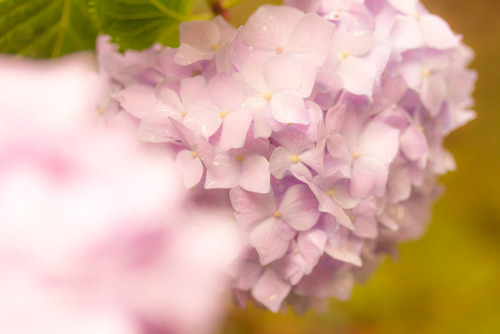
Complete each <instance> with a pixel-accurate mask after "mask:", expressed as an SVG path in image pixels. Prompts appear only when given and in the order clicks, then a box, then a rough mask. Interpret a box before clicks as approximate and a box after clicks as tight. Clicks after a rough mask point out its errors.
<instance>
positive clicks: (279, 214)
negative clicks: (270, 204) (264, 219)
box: [274, 210, 281, 218]
mask: <svg viewBox="0 0 500 334" xmlns="http://www.w3.org/2000/svg"><path fill="white" fill-rule="evenodd" d="M274 217H276V218H280V217H281V212H279V210H276V211H274Z"/></svg>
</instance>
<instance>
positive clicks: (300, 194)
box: [278, 184, 320, 231]
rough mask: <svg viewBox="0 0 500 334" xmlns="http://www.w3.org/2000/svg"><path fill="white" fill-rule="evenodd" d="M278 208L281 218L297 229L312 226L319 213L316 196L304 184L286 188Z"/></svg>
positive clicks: (305, 228) (300, 229)
mask: <svg viewBox="0 0 500 334" xmlns="http://www.w3.org/2000/svg"><path fill="white" fill-rule="evenodd" d="M278 210H279V212H280V213H281V217H282V219H283V220H284V221H286V222H287V223H288V224H289V225H290V226H291V227H293V228H294V229H295V230H297V231H306V230H308V229H310V228H311V227H313V226H314V225H315V224H316V222H317V221H318V218H319V215H320V213H319V211H318V201H317V200H316V197H315V196H314V194H313V193H312V192H311V190H309V188H308V187H307V186H306V185H304V184H297V185H294V186H291V187H290V188H288V190H287V191H286V193H285V196H284V197H283V200H282V202H281V204H280V206H279V209H278Z"/></svg>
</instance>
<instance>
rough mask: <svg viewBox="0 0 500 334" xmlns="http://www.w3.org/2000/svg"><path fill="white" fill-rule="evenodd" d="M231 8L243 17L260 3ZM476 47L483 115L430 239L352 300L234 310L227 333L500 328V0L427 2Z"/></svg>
mask: <svg viewBox="0 0 500 334" xmlns="http://www.w3.org/2000/svg"><path fill="white" fill-rule="evenodd" d="M263 3H275V4H279V3H280V1H260V0H258V1H255V0H247V1H244V2H243V3H241V4H239V5H237V6H235V7H233V8H232V9H231V15H232V17H231V18H232V21H233V22H234V23H235V24H241V23H243V22H244V21H245V20H246V18H247V16H248V15H249V14H250V13H252V12H253V11H254V10H255V9H256V8H257V7H258V6H259V5H260V4H263ZM423 3H424V5H425V6H426V7H427V8H428V9H429V11H431V12H432V13H434V14H437V15H440V16H441V17H443V18H444V19H445V20H446V21H447V22H448V23H449V24H450V26H451V27H452V29H453V30H454V31H455V32H457V33H459V34H461V35H463V40H464V42H465V43H466V44H467V45H469V46H471V47H472V48H473V49H474V50H475V52H476V59H475V61H474V62H473V64H472V67H473V68H474V69H475V70H476V71H478V73H479V79H478V81H477V83H476V91H475V94H474V96H475V99H476V107H475V110H476V111H477V119H475V120H474V121H472V122H471V123H469V124H468V125H466V126H465V127H463V128H461V129H459V130H457V131H456V132H454V133H453V134H452V135H451V136H450V137H449V138H448V139H447V140H446V147H447V148H448V149H449V150H450V151H451V152H452V153H453V154H454V156H455V159H456V161H457V165H458V169H457V171H455V172H452V173H449V174H447V175H445V176H444V177H442V178H441V181H442V183H443V184H444V186H445V187H446V192H445V194H444V196H442V198H441V199H440V200H439V201H438V202H437V203H436V205H435V207H434V210H433V218H432V222H431V224H430V227H429V229H428V231H427V233H426V234H425V235H424V237H423V238H422V239H420V240H418V241H414V242H412V243H408V244H403V245H401V246H400V254H401V261H399V263H395V262H394V261H393V260H391V259H385V260H384V261H383V264H382V265H381V267H380V268H379V269H378V270H377V271H376V272H375V273H374V274H373V276H372V277H371V278H370V280H369V281H368V282H367V283H365V284H363V285H358V286H356V287H355V288H354V290H353V294H352V297H351V299H350V300H349V301H348V302H340V301H336V300H332V301H331V302H330V307H329V310H328V312H327V313H318V312H315V311H309V312H308V313H306V314H305V315H301V316H299V315H295V314H294V313H293V312H292V311H291V310H290V311H289V312H288V314H286V315H283V314H272V313H270V312H266V311H262V310H259V309H257V308H255V307H251V306H250V307H248V308H247V309H246V310H239V309H237V308H233V309H231V311H230V315H229V316H228V318H227V319H226V320H225V322H224V324H223V330H222V331H221V332H222V333H224V334H233V333H238V334H253V333H259V334H260V333H262V334H265V333H287V334H299V333H300V334H302V333H318V334H324V333H338V334H382V333H383V334H392V333H398V334H399V333H426V334H427V333H431V334H432V333H477V334H481V333H485V334H486V333H487V334H490V333H491V334H494V333H500V256H499V255H500V177H498V176H497V173H499V172H500V114H499V110H498V109H499V106H500V92H499V89H500V64H499V63H500V62H499V59H500V1H498V0H471V1H467V0H463V1H461V0H424V1H423Z"/></svg>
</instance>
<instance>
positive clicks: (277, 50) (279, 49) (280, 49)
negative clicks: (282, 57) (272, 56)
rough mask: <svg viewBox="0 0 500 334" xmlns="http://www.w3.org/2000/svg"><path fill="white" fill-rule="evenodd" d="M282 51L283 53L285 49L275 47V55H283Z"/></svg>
mask: <svg viewBox="0 0 500 334" xmlns="http://www.w3.org/2000/svg"><path fill="white" fill-rule="evenodd" d="M283 51H285V49H284V48H283V47H282V46H277V47H276V53H277V54H280V53H283Z"/></svg>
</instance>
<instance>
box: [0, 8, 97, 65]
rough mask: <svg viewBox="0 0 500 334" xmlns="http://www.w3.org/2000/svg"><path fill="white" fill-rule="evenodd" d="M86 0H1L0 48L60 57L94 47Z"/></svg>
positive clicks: (21, 52) (93, 29) (15, 51)
mask: <svg viewBox="0 0 500 334" xmlns="http://www.w3.org/2000/svg"><path fill="white" fill-rule="evenodd" d="M96 37H97V29H96V28H95V27H94V24H93V22H92V20H91V19H90V15H89V11H88V4H87V1H86V0H0V52H2V53H15V54H22V55H25V56H29V57H58V56H61V55H63V54H66V53H70V52H74V51H78V50H87V49H94V47H95V40H96Z"/></svg>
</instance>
